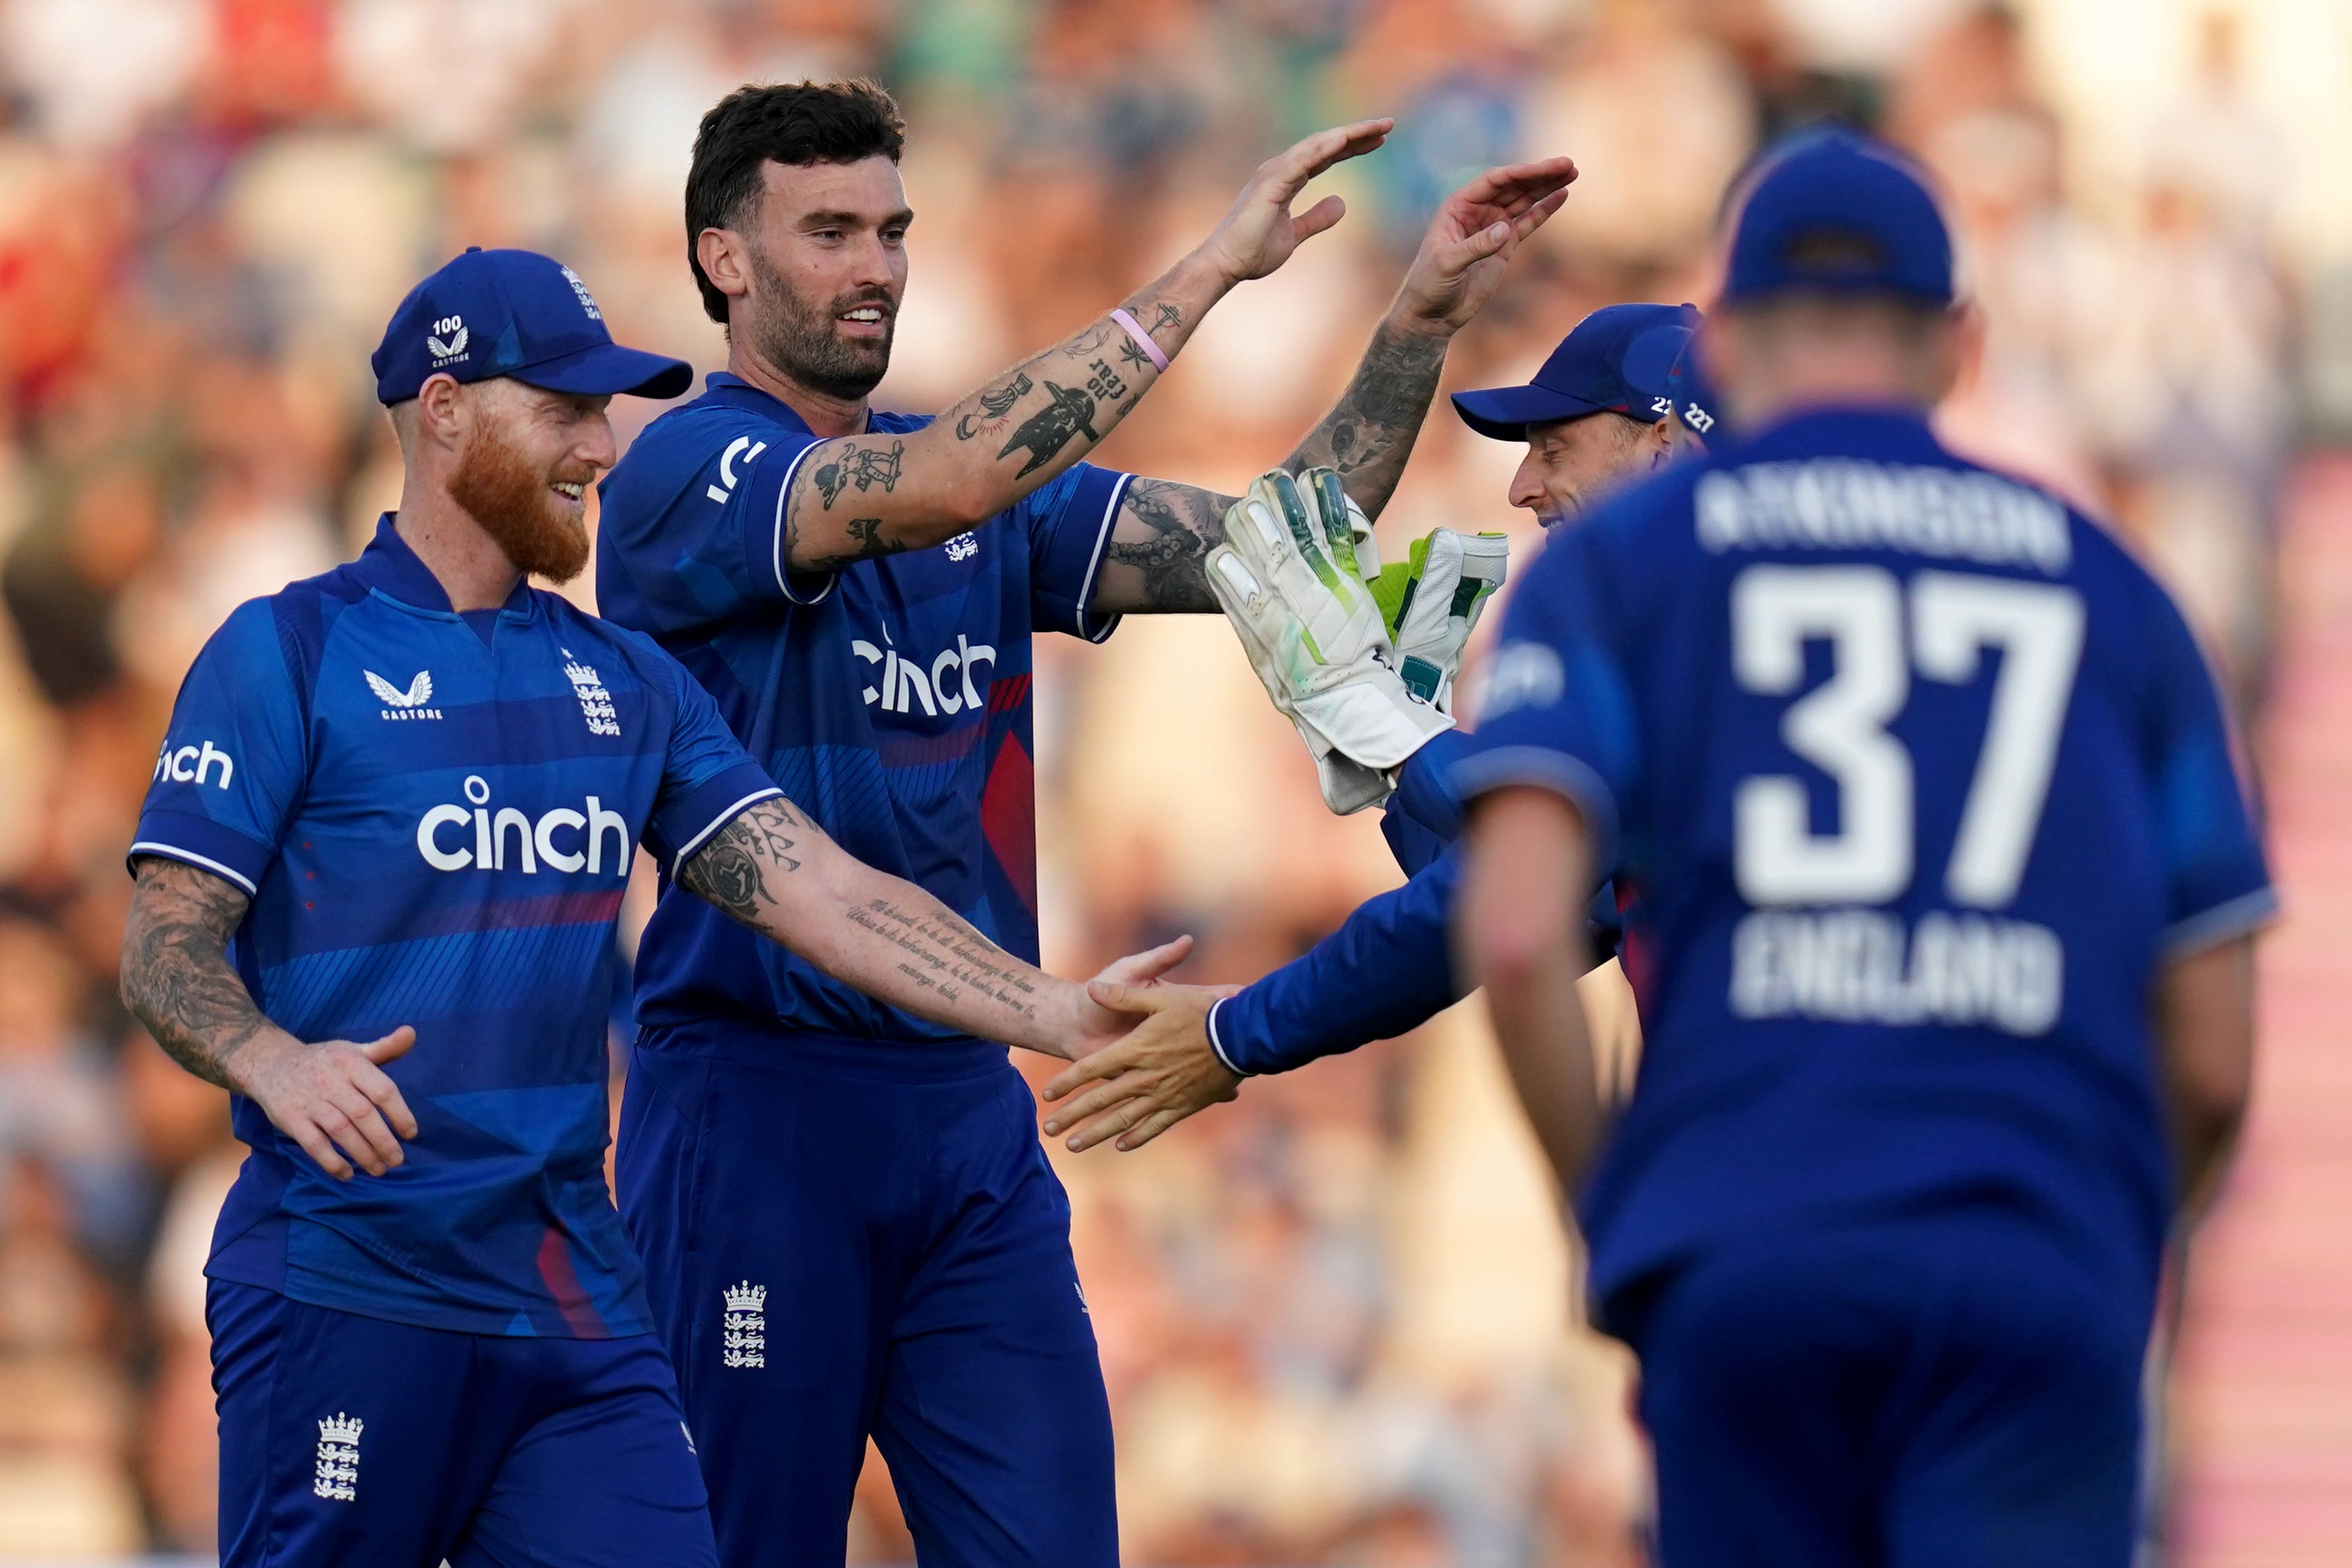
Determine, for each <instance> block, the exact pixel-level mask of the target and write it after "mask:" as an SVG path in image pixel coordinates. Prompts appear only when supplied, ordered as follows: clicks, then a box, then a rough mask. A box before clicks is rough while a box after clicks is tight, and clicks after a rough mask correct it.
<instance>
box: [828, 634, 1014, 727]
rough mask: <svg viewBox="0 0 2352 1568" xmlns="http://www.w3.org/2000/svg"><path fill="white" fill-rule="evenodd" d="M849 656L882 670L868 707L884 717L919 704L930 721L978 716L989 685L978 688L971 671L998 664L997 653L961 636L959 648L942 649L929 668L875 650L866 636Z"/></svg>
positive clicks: (893, 650) (851, 647)
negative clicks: (970, 714) (949, 715)
mask: <svg viewBox="0 0 2352 1568" xmlns="http://www.w3.org/2000/svg"><path fill="white" fill-rule="evenodd" d="M849 651H850V652H852V653H854V654H856V656H857V657H858V658H861V659H864V660H865V661H866V663H868V664H878V665H880V666H881V667H882V684H881V685H879V686H869V687H867V688H866V706H867V707H869V708H870V707H872V706H873V705H874V704H876V703H877V702H878V703H880V704H881V705H882V710H883V711H884V712H885V713H911V712H913V711H914V709H915V705H916V704H918V703H919V704H921V706H922V710H923V712H924V713H925V714H926V715H927V716H931V717H936V716H938V715H939V714H941V713H961V712H962V711H963V710H965V709H967V708H969V709H971V710H974V711H975V712H976V711H978V710H979V709H980V705H981V702H982V699H983V698H984V696H985V695H986V693H987V690H988V683H987V682H986V681H984V680H983V681H980V682H977V683H975V682H974V681H973V679H972V671H973V669H974V668H977V667H978V666H980V665H983V664H985V665H988V666H990V667H991V668H993V667H994V666H995V664H996V649H995V648H993V647H991V646H990V645H988V644H987V643H976V642H973V641H972V640H971V638H969V637H965V636H963V635H962V634H961V633H958V634H957V635H956V645H955V647H950V648H942V649H940V655H939V657H938V658H934V659H932V660H931V661H930V662H929V664H928V665H926V664H924V663H922V662H921V661H920V660H919V659H912V658H902V657H901V656H900V655H899V653H898V649H897V648H893V647H875V646H874V645H873V644H872V643H870V642H867V641H866V639H865V638H864V637H859V638H857V639H856V641H854V642H852V643H851V644H850V645H849Z"/></svg>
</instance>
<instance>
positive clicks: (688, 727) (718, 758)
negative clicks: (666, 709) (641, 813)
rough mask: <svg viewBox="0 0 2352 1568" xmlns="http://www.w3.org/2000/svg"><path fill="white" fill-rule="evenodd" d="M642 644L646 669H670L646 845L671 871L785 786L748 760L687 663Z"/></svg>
mask: <svg viewBox="0 0 2352 1568" xmlns="http://www.w3.org/2000/svg"><path fill="white" fill-rule="evenodd" d="M638 646H639V647H640V649H641V650H642V653H643V656H644V657H645V658H647V659H648V660H650V661H657V663H656V666H655V667H654V668H652V669H650V670H649V673H650V674H654V675H656V676H667V679H668V680H669V681H670V686H671V690H672V692H673V693H674V701H675V707H674V709H673V710H672V717H671V721H670V731H669V753H668V757H667V761H666V762H665V763H664V765H663V768H662V782H661V791H660V793H659V794H658V795H656V796H655V799H654V810H653V820H652V821H651V822H650V823H649V824H648V825H647V826H646V848H647V849H649V850H651V851H652V852H653V855H654V858H655V859H656V861H658V862H659V863H660V865H661V867H662V868H663V869H664V870H665V871H667V873H668V874H669V875H671V876H673V877H674V876H676V875H677V872H678V868H680V867H681V866H683V865H685V863H686V862H687V861H688V860H689V859H691V858H693V856H694V852H695V851H696V850H698V849H699V848H701V847H703V845H704V844H706V843H708V842H709V839H710V836H711V835H712V834H714V833H716V832H718V831H719V829H720V828H722V827H724V826H727V825H728V824H729V823H730V822H732V821H734V820H735V818H736V817H737V816H740V815H741V814H742V813H743V811H744V810H745V809H746V808H747V807H749V806H751V805H755V804H757V803H758V802H760V801H763V800H769V799H772V798H774V797H776V796H779V795H782V794H783V793H784V792H783V791H782V790H781V789H778V788H777V787H776V783H775V781H774V780H773V779H772V778H770V777H769V776H768V773H767V770H766V769H764V768H762V767H761V766H760V764H759V763H756V762H754V761H752V760H751V752H747V751H745V750H744V749H743V743H742V742H740V741H738V740H737V739H736V738H735V731H732V730H730V729H729V728H728V727H727V721H726V720H725V719H724V718H722V717H721V716H720V715H719V704H717V703H716V702H713V701H712V700H710V694H709V692H707V691H705V690H703V689H702V687H701V685H700V684H699V683H698V682H697V681H696V680H695V679H694V677H693V676H691V675H689V674H688V673H687V669H686V667H685V666H684V665H682V664H680V663H678V662H677V660H676V659H674V658H671V657H670V656H669V655H667V654H666V653H664V652H662V651H661V650H660V649H658V648H656V647H653V646H652V645H651V644H649V643H640V644H639V645H638Z"/></svg>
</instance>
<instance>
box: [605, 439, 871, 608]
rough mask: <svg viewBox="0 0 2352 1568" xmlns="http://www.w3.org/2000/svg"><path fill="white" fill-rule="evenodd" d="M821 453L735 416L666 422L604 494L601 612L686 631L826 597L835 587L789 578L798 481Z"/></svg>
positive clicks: (610, 478)
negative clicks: (790, 510)
mask: <svg viewBox="0 0 2352 1568" xmlns="http://www.w3.org/2000/svg"><path fill="white" fill-rule="evenodd" d="M821 444H822V443H820V442H819V441H818V440H817V439H816V438H815V437H813V436H811V435H809V434H808V433H807V432H805V431H799V430H791V429H787V428H785V427H784V426H780V425H777V424H775V423H774V422H773V421H771V420H764V419H761V418H758V417H756V416H752V415H750V414H746V413H741V412H739V411H734V410H720V411H709V410H698V411H696V412H694V413H692V414H688V415H683V416H676V417H674V418H672V419H670V420H668V421H667V422H656V424H655V425H654V426H651V427H649V428H648V429H647V430H646V432H645V434H644V435H642V436H640V437H638V438H637V441H636V444H635V446H634V447H631V448H630V450H629V455H628V457H627V458H625V459H623V461H622V462H621V464H620V466H619V467H618V468H614V470H613V472H612V473H611V474H609V475H607V476H606V477H605V479H604V483H603V484H602V485H601V486H600V487H598V490H597V494H598V496H599V498H600V500H601V506H600V510H599V514H598V521H597V562H596V595H597V604H598V606H599V607H600V608H601V609H602V610H603V611H604V614H605V615H607V616H611V617H612V618H613V619H614V620H615V621H617V622H619V623H620V624H622V625H624V626H632V627H635V628H636V629H638V630H642V631H651V632H679V631H685V630H688V629H690V628H692V627H695V626H704V625H708V624H709V623H711V622H714V621H723V620H727V619H730V618H731V617H733V616H738V615H740V614H741V613H742V612H743V611H745V610H746V609H749V608H751V607H755V606H760V605H780V604H782V603H785V602H787V601H789V602H791V603H793V604H803V605H806V604H814V603H816V602H817V601H819V600H821V599H823V598H824V595H825V594H826V593H827V592H828V591H830V589H831V587H832V583H833V579H832V578H831V577H829V576H825V577H812V576H808V575H806V574H802V573H797V572H793V571H791V570H789V568H788V567H787V565H786V563H785V556H784V535H783V524H784V515H783V503H784V497H785V495H786V493H787V492H788V491H789V490H790V489H791V487H792V482H793V475H794V473H795V472H796V471H797V470H798V469H799V468H800V467H801V465H802V464H803V463H804V462H806V461H808V460H809V455H810V454H811V453H812V452H814V450H815V449H816V447H818V446H820V445H821Z"/></svg>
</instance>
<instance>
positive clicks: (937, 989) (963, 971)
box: [677, 799, 1038, 1020]
mask: <svg viewBox="0 0 2352 1568" xmlns="http://www.w3.org/2000/svg"><path fill="white" fill-rule="evenodd" d="M823 838H824V830H823V829H822V828H820V827H818V826H816V825H815V824H814V823H813V822H811V821H809V820H808V819H807V818H806V817H804V816H801V815H800V814H799V813H798V812H796V811H794V810H793V808H792V806H790V805H787V804H785V803H784V802H783V801H782V800H781V799H771V800H763V801H761V802H760V803H759V804H758V805H754V806H751V807H750V808H748V809H747V810H745V811H743V812H742V813H740V815H739V816H736V818H735V819H734V820H733V821H732V822H730V823H729V824H728V825H727V826H724V827H722V828H720V829H719V831H718V833H716V834H714V835H713V836H712V837H711V839H710V841H709V843H708V844H706V845H704V846H703V847H701V848H700V849H699V850H697V851H696V852H695V855H694V858H692V859H690V860H688V862H687V863H686V865H685V866H684V867H683V868H680V869H679V872H678V878H677V879H678V884H679V886H681V887H684V888H686V889H688V890H689V891H691V892H695V893H698V894H700V895H701V896H702V897H703V898H705V899H708V900H710V902H711V903H712V904H713V905H714V906H716V907H717V908H718V909H719V910H722V911H723V912H725V913H726V914H728V915H730V916H732V917H733V918H734V919H736V920H739V921H742V922H743V923H744V924H745V925H748V926H751V927H752V928H753V929H754V930H756V931H760V932H761V934H762V935H765V936H768V937H771V938H772V939H774V940H777V941H779V942H781V941H782V940H783V938H784V935H785V934H786V933H785V931H783V929H782V927H781V925H780V923H779V921H778V917H777V913H776V911H777V910H780V909H781V908H782V902H783V888H782V881H783V879H784V878H786V877H789V876H791V875H792V874H793V872H795V871H798V870H799V869H800V868H801V867H802V864H803V861H804V860H806V859H807V858H809V856H810V855H811V853H812V851H813V850H814V847H815V846H816V845H817V844H818V843H820V842H821V841H822V840H823ZM860 869H863V868H860ZM871 875H872V876H873V877H874V878H875V879H877V880H886V881H887V884H888V886H889V887H890V889H892V892H893V894H894V896H890V897H874V896H870V895H866V896H861V897H859V898H857V899H855V900H852V901H851V902H850V903H849V904H848V905H847V907H846V910H845V914H844V916H843V918H844V919H845V920H846V921H848V922H849V923H850V924H851V925H853V926H856V927H857V928H858V929H859V930H860V931H864V932H866V934H867V936H869V937H874V938H878V939H880V940H881V941H882V942H887V944H889V946H890V947H891V948H892V949H894V950H895V952H892V953H891V954H890V955H888V956H887V957H885V958H880V959H877V958H875V957H873V956H872V955H871V954H870V953H869V954H867V955H864V956H863V957H861V958H860V959H858V960H857V961H856V962H853V963H845V964H844V965H843V968H845V969H851V970H856V971H861V972H865V973H872V972H873V971H874V969H875V967H876V965H877V963H882V964H887V965H888V966H889V967H890V968H891V969H893V970H895V971H896V972H897V973H899V974H901V975H903V976H905V977H906V978H907V979H908V980H909V981H910V982H912V983H913V984H915V985H916V986H918V987H919V988H920V989H922V990H923V991H926V992H929V993H930V994H932V995H934V996H936V997H938V998H939V1000H940V1001H941V1002H943V1003H949V1004H954V1003H958V1002H961V1001H962V1000H963V998H964V997H965V996H966V995H967V994H969V995H972V996H978V997H982V998H986V999H988V1000H990V1001H992V1002H994V1003H996V1004H997V1005H999V1006H1001V1007H1003V1008H1004V1009H1006V1010H1008V1011H1010V1012H1011V1013H1013V1014H1014V1015H1016V1016H1019V1017H1022V1018H1024V1019H1029V1020H1034V1019H1035V1018H1036V1016H1037V1001H1038V997H1037V989H1036V984H1035V972H1034V970H1032V969H1030V968H1029V967H1028V966H1027V965H1026V964H1024V963H1022V962H1021V961H1020V960H1019V959H1016V958H1014V957H1013V955H1012V954H1010V953H1008V952H1005V951H1004V950H1003V948H1000V947H998V946H997V945H996V944H995V943H994V942H991V941H989V940H988V938H986V937H984V936H982V934H981V933H980V932H979V931H976V930H974V929H973V928H972V927H971V925H970V924H969V923H967V922H966V921H962V920H960V919H958V918H957V917H956V916H955V915H954V914H953V913H951V912H950V910H948V909H947V908H946V906H944V905H942V904H940V903H938V902H937V901H936V900H929V899H928V898H927V897H926V896H925V895H924V894H923V892H922V890H921V889H919V888H915V887H912V886H909V885H908V884H907V883H904V882H900V881H898V879H895V878H892V879H882V878H881V876H880V874H879V873H872V874H871ZM809 896H810V897H811V898H812V899H815V898H820V897H821V896H822V895H821V894H819V893H818V892H817V891H816V889H815V886H814V885H813V886H812V888H811V890H810V894H809ZM927 906H928V907H927ZM795 934H797V928H796V932H795ZM838 934H839V933H835V935H838ZM861 941H862V939H852V940H851V941H850V942H849V945H851V946H856V945H859V944H860V942H861ZM812 945H814V946H819V947H823V948H824V949H826V950H828V951H830V952H838V951H839V950H838V947H837V945H836V943H835V941H834V940H832V939H831V938H829V937H826V936H824V935H822V934H820V935H819V936H818V938H817V940H816V942H814V943H813V944H812ZM793 950H794V951H795V952H802V953H803V956H804V957H809V958H811V959H812V960H813V961H814V960H815V959H816V957H817V955H816V954H814V953H812V952H808V951H807V950H806V949H805V948H803V946H801V945H800V944H799V943H798V942H794V943H793ZM824 967H825V968H826V969H827V971H828V972H829V973H840V972H839V971H837V970H835V968H834V966H833V964H832V963H825V964H824ZM846 977H847V976H845V978H846ZM852 983H853V984H862V985H863V988H865V989H867V990H869V991H870V990H871V989H872V987H871V985H870V984H863V983H862V982H860V981H856V980H853V981H852Z"/></svg>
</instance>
